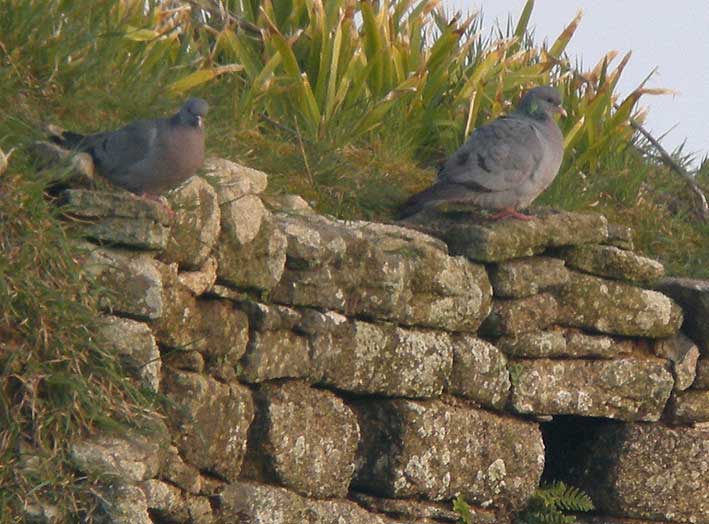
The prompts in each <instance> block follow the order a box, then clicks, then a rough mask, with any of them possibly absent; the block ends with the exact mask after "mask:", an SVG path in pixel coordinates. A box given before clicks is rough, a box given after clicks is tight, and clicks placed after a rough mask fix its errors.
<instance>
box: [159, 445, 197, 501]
mask: <svg viewBox="0 0 709 524" xmlns="http://www.w3.org/2000/svg"><path fill="white" fill-rule="evenodd" d="M160 478H162V479H165V480H167V481H168V482H170V483H171V484H174V485H175V486H177V487H179V488H180V489H182V490H184V491H186V492H187V493H192V494H195V495H196V494H198V493H199V492H200V491H201V489H202V478H201V477H200V474H199V470H198V469H197V468H195V467H194V466H190V465H189V464H186V463H185V462H184V461H183V460H182V457H180V453H179V451H178V450H177V448H176V447H175V446H168V448H167V450H166V453H165V460H164V463H163V465H162V468H161V470H160Z"/></svg>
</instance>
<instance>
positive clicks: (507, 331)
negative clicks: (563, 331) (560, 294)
mask: <svg viewBox="0 0 709 524" xmlns="http://www.w3.org/2000/svg"><path fill="white" fill-rule="evenodd" d="M558 309H559V308H558V305H557V301H556V298H555V297H554V296H552V295H550V294H549V293H540V294H539V295H534V296H531V297H526V298H515V299H494V300H493V301H492V311H490V314H489V315H488V317H487V318H486V319H485V321H484V322H483V323H482V325H481V326H480V332H481V333H483V334H484V335H488V336H500V335H517V334H520V333H531V332H534V331H540V330H543V329H545V328H547V327H549V326H551V325H552V324H555V323H556V321H557V317H558Z"/></svg>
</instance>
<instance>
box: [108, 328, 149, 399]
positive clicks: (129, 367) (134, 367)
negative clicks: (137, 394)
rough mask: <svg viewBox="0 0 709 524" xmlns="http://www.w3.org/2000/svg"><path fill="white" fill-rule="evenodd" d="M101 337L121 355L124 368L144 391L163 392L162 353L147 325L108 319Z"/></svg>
mask: <svg viewBox="0 0 709 524" xmlns="http://www.w3.org/2000/svg"><path fill="white" fill-rule="evenodd" d="M100 333H101V336H102V337H103V338H104V339H105V340H106V342H107V343H108V344H109V345H110V346H111V347H113V349H114V350H115V351H116V352H117V353H118V355H119V357H120V359H121V364H122V365H123V368H124V369H125V370H126V371H127V372H128V373H130V374H131V375H132V376H133V377H134V378H135V379H136V380H137V381H138V384H140V385H141V386H142V387H145V388H148V389H152V390H153V391H156V392H157V391H158V390H159V389H160V368H161V366H162V361H161V360H160V351H158V345H157V344H156V342H155V337H154V336H153V333H152V331H150V328H149V327H148V326H147V325H146V324H144V323H143V322H137V321H135V320H130V319H127V318H120V317H114V316H106V317H104V318H103V322H102V324H101V327H100Z"/></svg>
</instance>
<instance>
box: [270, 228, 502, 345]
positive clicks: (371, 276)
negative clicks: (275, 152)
mask: <svg viewBox="0 0 709 524" xmlns="http://www.w3.org/2000/svg"><path fill="white" fill-rule="evenodd" d="M276 217H277V220H278V223H279V227H280V228H281V229H282V231H283V232H284V233H285V234H286V237H287V238H288V249H287V261H286V270H285V272H284V274H283V278H282V279H281V281H280V283H279V284H278V286H277V287H276V288H275V289H274V290H273V292H272V293H271V299H272V300H273V301H275V302H277V303H282V304H289V305H297V306H311V307H317V308H324V309H329V310H334V311H338V312H340V313H344V314H346V315H348V316H357V317H366V318H378V319H381V320H389V321H394V322H398V323H401V324H405V325H412V326H423V327H433V328H440V329H447V330H451V331H474V330H475V329H477V327H478V326H479V324H480V322H481V321H482V319H483V318H484V317H485V316H487V313H488V311H489V307H490V295H491V288H490V283H489V281H488V278H487V274H486V272H485V270H484V268H483V267H481V266H479V265H475V264H472V263H470V262H468V261H467V260H464V259H463V258H460V257H450V256H448V254H447V253H446V249H445V247H444V246H443V245H442V244H441V243H440V242H439V241H436V240H434V239H432V238H431V237H428V236H426V235H422V234H421V233H418V232H416V231H412V230H408V229H404V228H400V227H396V226H389V225H384V224H375V223H370V222H347V223H345V222H342V221H337V220H330V219H327V218H325V217H321V216H304V215H296V214H290V215H288V214H278V215H276Z"/></svg>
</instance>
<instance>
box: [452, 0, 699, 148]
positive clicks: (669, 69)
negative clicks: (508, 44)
mask: <svg viewBox="0 0 709 524" xmlns="http://www.w3.org/2000/svg"><path fill="white" fill-rule="evenodd" d="M524 4H525V0H443V6H444V8H446V10H448V11H454V10H462V11H463V12H464V13H469V12H475V11H478V10H480V9H481V8H482V12H483V17H484V28H485V30H487V28H489V27H492V24H493V23H494V21H495V20H496V19H497V20H499V21H500V22H501V23H502V24H503V27H504V24H506V22H507V15H508V14H509V13H512V14H513V19H514V20H515V21H516V20H517V18H518V16H519V13H521V11H522V7H523V6H524ZM579 9H583V18H582V19H581V23H580V25H579V27H578V29H577V31H576V34H575V35H574V37H573V38H572V39H571V42H570V43H569V46H568V47H567V52H568V54H569V56H570V57H571V58H574V57H579V58H580V59H582V61H583V64H584V66H585V67H589V68H590V67H592V66H593V65H595V64H596V63H597V62H598V61H599V60H600V59H601V57H602V56H603V55H604V54H605V53H606V52H608V51H610V50H612V49H615V50H618V51H620V55H619V57H618V58H616V61H617V60H619V59H620V57H621V56H622V55H623V54H624V53H625V52H627V51H632V52H633V55H632V57H631V59H630V63H629V64H628V66H627V67H626V69H625V71H624V73H623V75H622V76H621V80H620V83H619V86H618V88H619V92H620V93H621V94H622V95H626V94H628V93H629V92H630V91H632V89H633V88H635V87H636V86H637V85H638V84H639V83H640V82H641V81H642V80H643V79H644V78H645V76H647V75H648V74H649V73H650V72H651V71H652V70H653V69H654V68H655V67H657V68H658V70H657V73H656V74H655V76H654V77H653V78H652V79H651V80H650V81H649V82H648V84H647V87H662V88H668V89H672V90H674V91H676V92H677V94H676V95H675V96H672V95H663V96H649V95H648V96H647V97H643V99H641V104H642V105H644V106H648V107H649V108H650V114H649V116H648V119H647V121H646V126H647V127H648V128H649V129H650V130H651V131H652V132H653V135H654V136H656V137H657V136H659V135H660V134H663V133H665V132H666V131H668V130H669V129H671V128H672V127H673V126H676V127H675V128H674V130H673V131H671V132H670V133H669V134H668V135H667V137H666V138H665V139H663V141H662V143H663V145H664V146H665V148H667V149H668V150H669V151H670V152H672V150H673V149H674V147H675V146H677V145H679V144H680V143H682V141H683V140H685V139H686V140H687V145H686V146H685V152H696V153H698V156H699V158H698V160H701V157H703V156H704V155H707V154H709V123H707V120H708V119H709V1H708V0H675V1H674V2H668V1H667V0H537V1H536V3H535V6H534V11H533V12H532V18H531V20H530V27H534V28H535V35H536V41H539V42H541V41H542V40H544V39H546V40H548V41H553V40H554V39H556V37H557V36H558V35H559V34H560V33H561V31H562V30H563V28H564V27H565V26H566V24H568V22H569V21H571V19H572V18H573V17H574V15H575V14H576V12H577V11H578V10H579ZM643 100H644V102H643Z"/></svg>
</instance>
